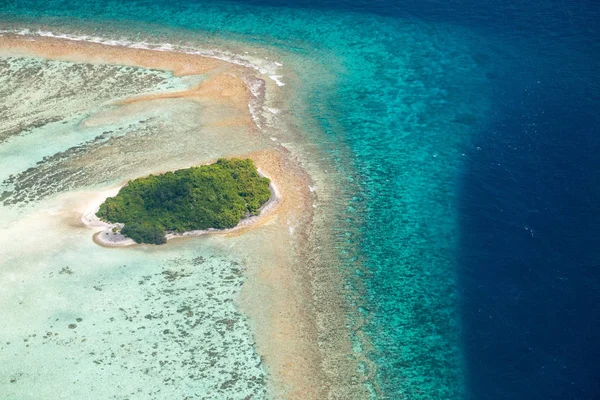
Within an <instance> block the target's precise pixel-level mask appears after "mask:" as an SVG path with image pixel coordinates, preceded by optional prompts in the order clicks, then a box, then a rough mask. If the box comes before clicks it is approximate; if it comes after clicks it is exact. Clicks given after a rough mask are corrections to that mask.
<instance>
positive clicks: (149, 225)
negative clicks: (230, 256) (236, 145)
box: [96, 159, 271, 244]
mask: <svg viewBox="0 0 600 400" xmlns="http://www.w3.org/2000/svg"><path fill="white" fill-rule="evenodd" d="M270 196H271V192H270V190H269V179H267V178H262V177H260V175H259V174H258V172H257V170H256V167H255V166H254V163H253V162H252V160H250V159H245V160H242V159H231V160H227V159H219V160H218V161H217V162H216V163H215V164H211V165H204V166H201V167H192V168H188V169H182V170H178V171H175V172H167V173H165V174H162V175H150V176H148V177H146V178H139V179H135V180H133V181H130V182H129V183H128V184H127V185H126V186H124V187H123V188H122V189H121V190H120V191H119V193H118V194H117V195H116V196H115V197H109V198H108V199H106V201H105V202H104V203H103V204H102V205H101V206H100V209H99V210H98V212H97V214H96V215H97V216H98V217H99V218H100V219H102V220H103V221H106V222H111V223H117V222H118V223H123V224H125V226H124V228H123V229H122V231H121V232H122V233H123V234H124V235H126V236H128V237H130V238H132V239H133V240H135V241H136V242H138V243H155V244H161V243H164V242H165V238H164V235H165V231H173V232H185V231H193V230H201V229H209V228H216V229H225V228H232V227H234V226H235V225H237V224H238V223H239V222H240V220H241V219H242V218H244V217H247V216H250V215H255V214H257V213H258V211H259V209H260V207H261V206H262V205H263V204H264V203H265V202H266V201H267V200H268V199H269V197H270Z"/></svg>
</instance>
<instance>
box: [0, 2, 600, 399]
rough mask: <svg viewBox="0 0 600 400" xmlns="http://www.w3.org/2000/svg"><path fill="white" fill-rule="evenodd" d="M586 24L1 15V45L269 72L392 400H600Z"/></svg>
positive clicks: (559, 8) (552, 5)
mask: <svg viewBox="0 0 600 400" xmlns="http://www.w3.org/2000/svg"><path fill="white" fill-rule="evenodd" d="M598 21H600V4H598V3H597V2H594V1H566V0H538V1H528V2H522V1H473V0H462V1H432V0H427V1H425V0H421V1H416V0H415V1H389V0H378V1H369V2H363V1H350V0H349V1H339V0H338V1H335V2H327V3H325V2H321V1H319V2H317V1H309V0H306V1H288V2H279V1H277V2H276V1H239V2H207V1H206V2H204V1H195V0H185V1H184V0H182V1H176V2H175V1H163V0H121V1H116V0H115V1H112V0H96V1H83V0H79V1H74V0H43V1H42V0H28V1H24V0H0V26H6V27H7V29H14V28H15V27H27V24H28V23H30V24H32V25H35V26H36V27H39V26H42V27H44V31H47V32H52V33H53V34H55V35H58V34H70V35H75V34H77V33H80V34H83V33H85V34H86V35H88V37H89V36H90V35H93V36H95V37H99V38H107V40H116V39H115V38H117V39H119V38H120V39H121V40H125V39H127V40H129V41H132V42H136V41H143V42H150V43H161V40H166V38H170V37H173V35H179V37H185V36H186V35H189V36H190V37H192V36H193V37H194V38H195V40H205V41H206V42H207V43H211V45H215V44H219V43H225V42H228V41H229V42H231V43H238V44H247V45H249V46H253V47H255V48H266V49H269V52H273V54H276V55H277V57H278V59H279V60H280V61H281V62H282V63H283V65H284V68H286V70H284V72H283V74H282V77H275V78H274V79H277V80H280V81H281V83H286V79H288V78H286V75H285V72H286V71H291V72H292V73H293V75H294V79H297V81H298V82H299V84H298V85H297V87H298V89H297V90H298V93H297V96H295V97H294V98H293V99H292V100H291V104H292V106H293V108H292V109H291V113H292V115H293V118H295V121H296V125H297V127H298V128H299V130H300V131H303V132H305V134H306V135H307V140H308V141H313V142H314V144H315V145H317V146H318V147H319V149H320V150H319V151H320V152H322V153H319V154H325V155H326V156H327V157H328V158H329V159H330V161H331V163H332V164H333V165H334V167H335V169H336V171H337V172H338V173H340V174H342V175H343V177H344V179H345V180H346V182H347V191H348V192H347V193H345V195H344V196H341V197H340V198H338V199H336V200H334V202H335V204H332V205H331V206H332V207H338V208H339V209H340V210H343V211H341V212H340V215H339V217H340V218H339V224H338V226H331V227H330V228H331V230H332V232H334V233H335V235H336V238H337V241H336V244H337V245H336V248H335V251H337V252H339V255H340V257H341V259H342V260H343V262H342V263H340V265H339V270H340V273H341V274H343V276H344V277H345V279H346V280H347V288H348V301H349V303H351V305H352V307H354V308H355V309H356V310H357V311H358V312H359V313H360V314H361V315H362V318H363V320H362V321H361V325H360V327H357V328H356V329H355V331H360V332H361V333H364V334H365V335H366V336H367V337H368V338H369V341H370V343H371V344H372V347H369V348H364V349H361V348H360V341H359V340H358V339H356V343H357V344H356V346H357V350H356V351H357V352H363V353H365V355H366V357H368V358H369V359H370V360H371V361H372V362H374V364H375V365H376V366H377V369H376V373H375V374H374V375H373V376H371V380H370V381H369V382H367V386H368V387H369V388H370V390H372V392H371V393H372V397H373V398H389V399H476V400H480V399H491V400H495V399H597V398H600V367H599V366H598V365H599V362H600V341H599V340H598V338H599V337H600V307H599V306H598V304H600V207H599V206H598V204H599V202H600V162H599V161H598V154H599V153H600V128H599V126H600V68H599V67H598V64H597V58H598V55H600V28H599V26H600V24H599V23H598ZM61 27H62V28H61ZM36 29H37V28H36ZM61 29H63V30H62V31H61ZM173 32H175V33H173ZM234 47H235V46H232V48H234ZM1 78H2V77H0V79H1ZM153 79H155V80H156V82H154V83H153V85H158V86H160V85H169V84H170V85H172V87H176V85H177V82H170V83H169V82H167V81H168V79H167V78H164V80H163V78H162V77H160V76H157V77H155V78H153ZM290 79H291V78H290ZM165 82H166V83H165ZM3 85H7V83H3ZM148 85H149V86H150V84H148ZM134 86H135V85H134ZM141 86H143V84H142V83H139V85H138V86H135V87H136V88H140V87H141ZM0 88H1V87H0ZM140 90H141V89H140ZM96 134H97V132H96V133H89V135H90V138H93V137H94V136H95V135H96ZM64 140H65V141H67V140H68V138H65V139H64ZM11 143H12V144H11ZM8 145H11V146H16V147H15V148H19V147H18V146H26V145H27V143H17V144H15V142H14V141H13V142H10V141H9V142H7V143H6V146H8ZM2 146H3V144H2V142H1V141H0V150H2ZM32 146H33V145H32ZM56 146H57V150H56V151H58V149H59V148H60V146H59V145H58V144H57V145H56ZM44 152H46V153H48V154H45V153H44ZM54 153H55V151H54V150H52V149H49V148H45V149H44V150H43V151H42V150H40V152H39V153H36V154H37V155H36V156H37V157H38V158H42V157H45V156H51V155H52V154H54ZM16 159H17V160H16V161H14V162H13V161H11V162H10V163H8V162H7V163H6V168H9V167H10V168H14V169H15V171H14V172H15V173H16V172H18V171H20V170H25V169H26V168H27V167H28V162H29V161H23V160H21V161H19V160H18V157H16ZM19 162H21V163H22V165H19V164H18V163H19ZM15 163H16V164H15ZM11 173H13V172H11ZM6 175H8V173H7V174H6ZM34 176H35V175H34ZM30 179H31V178H30ZM23 180H24V181H23V182H24V183H23V184H22V188H23V190H24V191H27V190H30V189H29V186H28V184H27V182H31V181H27V175H23ZM9 183H10V184H14V182H12V181H11V182H9ZM17 184H18V182H17ZM82 185H83V184H82ZM83 187H85V185H83ZM17 191H18V189H17ZM30 191H31V190H30ZM38 192H39V191H38ZM38 192H35V193H33V194H31V193H30V194H27V195H26V196H25V195H24V196H22V197H21V198H20V197H19V196H18V193H17V194H11V195H7V196H8V197H6V196H5V197H4V198H3V201H6V199H8V200H10V201H14V202H15V203H18V202H19V201H22V199H23V198H27V197H28V196H29V197H32V196H33V197H35V195H39V193H38ZM28 193H29V192H28ZM49 193H50V194H51V191H50V192H49ZM187 246H189V244H188V245H187ZM186 251H188V253H186V254H188V255H189V258H190V259H195V258H194V251H196V250H195V249H193V248H192V249H188V250H186ZM171 252H175V253H176V249H171ZM219 254H220V253H219ZM219 254H217V255H214V257H213V258H211V259H210V260H212V261H209V263H213V264H211V265H217V264H219V263H225V264H226V265H228V267H227V268H233V269H235V265H233V264H227V263H229V261H223V260H222V259H221V258H219V257H221V256H220V255H219ZM136 257H139V259H140V260H139V261H138V262H139V263H140V264H143V262H144V261H143V260H144V257H145V256H144V255H143V254H137V255H136ZM161 257H163V258H165V260H162V258H161V260H162V261H161V262H163V263H166V264H169V263H173V262H174V261H172V260H171V259H168V256H167V255H163V256H161ZM173 257H175V255H173ZM159 258H160V257H159ZM169 260H170V261H169ZM203 260H204V259H203ZM0 262H1V260H0ZM114 262H115V263H116V262H117V260H114ZM202 262H204V261H202ZM166 264H165V265H166ZM15 267H16V266H15ZM165 268H166V267H165ZM186 273H187V272H186ZM140 274H141V272H140ZM148 274H149V275H152V274H150V273H148ZM152 276H154V275H152ZM157 276H158V275H157ZM159 278H160V277H157V278H156V279H159ZM221 278H222V276H219V277H213V278H212V279H221ZM152 279H155V278H152ZM223 279H224V278H223ZM235 279H237V278H235ZM219 284H220V285H224V286H223V287H227V288H229V289H228V290H235V289H233V286H235V284H234V283H232V282H228V281H227V279H225V281H224V282H221V283H219ZM228 285H229V286H228ZM159 295H160V294H159V293H154V292H151V294H150V295H148V294H146V296H150V297H151V298H157V299H158V297H156V296H159ZM152 296H154V297H152ZM190 301H191V300H190ZM156 304H158V300H156V302H154V303H152V304H151V305H150V306H151V307H152V306H155V305H156ZM222 312H225V313H230V314H231V315H234V316H233V317H231V318H234V319H236V318H238V316H237V314H235V312H234V311H233V310H225V311H222ZM240 318H241V317H240ZM236 320H237V319H236ZM240 324H242V325H243V324H244V323H243V322H240ZM244 329H247V328H246V327H245V325H244ZM238 344H239V346H241V347H244V348H245V349H246V348H250V347H251V344H250V343H246V342H244V341H240V342H239V343H238ZM7 346H8V345H7ZM7 348H8V347H3V349H7ZM0 351H3V350H1V349H0ZM239 351H242V350H239ZM244 351H247V354H248V357H250V358H251V361H250V362H251V363H252V362H256V360H255V358H256V354H255V353H253V352H252V350H251V349H250V350H247V349H246V350H244ZM254 373H255V374H256V376H259V379H263V375H262V372H260V370H259V369H257V370H256V371H255V372H254ZM2 384H4V382H3V383H2ZM245 389H246V388H244V390H245ZM240 390H241V389H240ZM252 390H255V392H253V393H255V394H256V393H262V392H261V391H260V390H259V389H256V388H253V389H252ZM227 393H230V392H227ZM227 393H225V394H222V395H223V396H225V397H223V398H229V397H226V396H227V395H231V394H227ZM231 393H234V392H231ZM244 393H249V392H244ZM256 395H257V396H258V394H256ZM231 396H233V397H231V398H235V396H234V395H231ZM240 398H243V397H240Z"/></svg>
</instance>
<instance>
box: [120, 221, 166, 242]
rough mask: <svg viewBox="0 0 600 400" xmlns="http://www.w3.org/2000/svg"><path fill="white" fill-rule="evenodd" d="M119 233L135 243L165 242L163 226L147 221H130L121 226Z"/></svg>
mask: <svg viewBox="0 0 600 400" xmlns="http://www.w3.org/2000/svg"><path fill="white" fill-rule="evenodd" d="M121 233H122V234H123V235H125V236H128V237H130V238H132V239H133V240H134V241H135V242H136V243H152V244H163V243H166V242H167V238H166V237H165V228H163V227H162V226H159V225H154V224H151V223H149V222H142V223H137V222H131V223H128V224H127V225H125V226H124V227H123V229H122V230H121Z"/></svg>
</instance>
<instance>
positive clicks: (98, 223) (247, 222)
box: [81, 170, 283, 248]
mask: <svg viewBox="0 0 600 400" xmlns="http://www.w3.org/2000/svg"><path fill="white" fill-rule="evenodd" d="M258 174H259V175H260V176H261V177H264V178H269V177H268V176H266V175H265V174H263V173H262V172H261V171H260V170H258ZM269 180H270V181H271V182H270V183H269V191H270V192H271V197H269V199H268V200H267V201H266V202H265V204H263V205H262V206H261V207H260V209H259V213H258V214H257V215H252V216H249V217H246V218H243V219H242V220H240V222H238V224H237V225H236V226H234V227H233V228H228V229H214V228H209V229H204V230H193V231H186V232H182V233H175V232H172V231H166V232H165V237H166V239H167V243H168V242H169V240H173V239H183V238H190V237H197V236H204V235H218V234H220V235H227V234H231V233H235V232H239V231H240V230H242V229H251V228H253V227H257V226H260V224H261V223H264V220H265V219H266V218H267V217H268V216H269V215H270V214H272V213H273V212H275V211H276V209H277V207H278V206H279V205H280V204H281V202H282V200H283V199H282V197H281V194H280V192H279V189H278V188H277V185H275V184H274V183H273V180H272V179H271V178H269ZM125 185H126V184H125ZM125 185H121V186H119V187H118V189H117V192H118V191H119V190H121V188H123V187H124V186H125ZM114 191H115V189H114V188H112V189H109V190H105V191H102V192H101V193H103V195H104V194H106V193H113V192H114ZM114 195H116V193H115V194H112V195H111V194H109V195H107V196H106V197H104V198H103V200H102V202H101V203H100V204H102V203H103V202H104V201H105V200H106V198H108V197H112V196H114ZM100 204H96V201H95V202H94V203H92V205H91V208H90V209H89V210H88V211H87V212H85V213H84V214H83V215H82V216H81V222H82V223H83V224H84V225H85V226H86V227H88V228H92V229H94V228H104V229H103V230H101V231H97V232H95V233H94V234H93V236H92V238H93V241H94V243H96V244H97V245H99V246H102V247H107V248H111V247H129V246H134V245H144V244H146V243H136V242H135V241H134V240H133V239H131V238H128V237H127V236H124V235H122V234H121V233H114V232H113V229H114V228H117V229H119V231H120V230H121V229H122V228H123V224H122V223H118V222H117V223H109V222H105V221H102V220H101V219H100V218H98V217H97V216H96V213H97V212H98V209H99V207H100ZM105 236H108V238H105ZM165 244H166V243H165Z"/></svg>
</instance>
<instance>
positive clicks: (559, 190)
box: [459, 72, 600, 400]
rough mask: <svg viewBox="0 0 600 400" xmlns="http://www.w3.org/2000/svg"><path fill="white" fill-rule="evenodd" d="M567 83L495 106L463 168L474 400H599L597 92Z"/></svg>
mask: <svg viewBox="0 0 600 400" xmlns="http://www.w3.org/2000/svg"><path fill="white" fill-rule="evenodd" d="M553 74H554V72H551V73H549V75H548V76H547V78H550V75H553ZM556 78H560V77H559V76H556ZM573 81H574V80H573ZM573 81H571V83H569V84H565V81H562V82H561V81H560V79H547V80H546V81H545V82H547V83H544V82H543V83H536V84H535V85H528V84H527V85H526V84H523V86H522V87H521V88H516V89H515V90H514V92H513V93H512V94H510V95H508V94H505V95H504V97H502V96H500V98H499V99H498V100H500V103H502V104H500V105H499V107H498V108H497V112H496V115H495V116H494V122H492V123H491V124H490V125H489V126H487V127H485V128H483V129H482V132H480V135H479V137H478V139H477V143H476V146H480V148H481V150H475V151H473V152H472V154H470V155H469V157H468V162H467V164H466V168H465V171H464V176H463V182H462V193H461V206H460V213H461V220H460V225H461V246H460V248H461V256H460V257H461V259H460V263H461V270H460V271H459V274H460V278H461V285H462V288H461V290H462V291H461V298H462V318H463V341H464V342H463V345H464V348H465V353H466V358H467V365H468V381H469V382H468V384H469V388H470V392H471V397H470V398H472V399H474V400H475V399H477V400H479V399H491V400H494V399H524V400H525V399H590V400H591V399H598V398H600V340H599V339H600V129H599V122H600V118H599V117H598V105H597V104H596V103H595V102H594V100H593V99H592V98H591V97H589V95H590V94H593V93H596V94H597V93H598V92H597V90H596V88H597V87H594V84H591V86H590V85H589V84H588V85H580V86H574V85H573V84H572V82H573Z"/></svg>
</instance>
